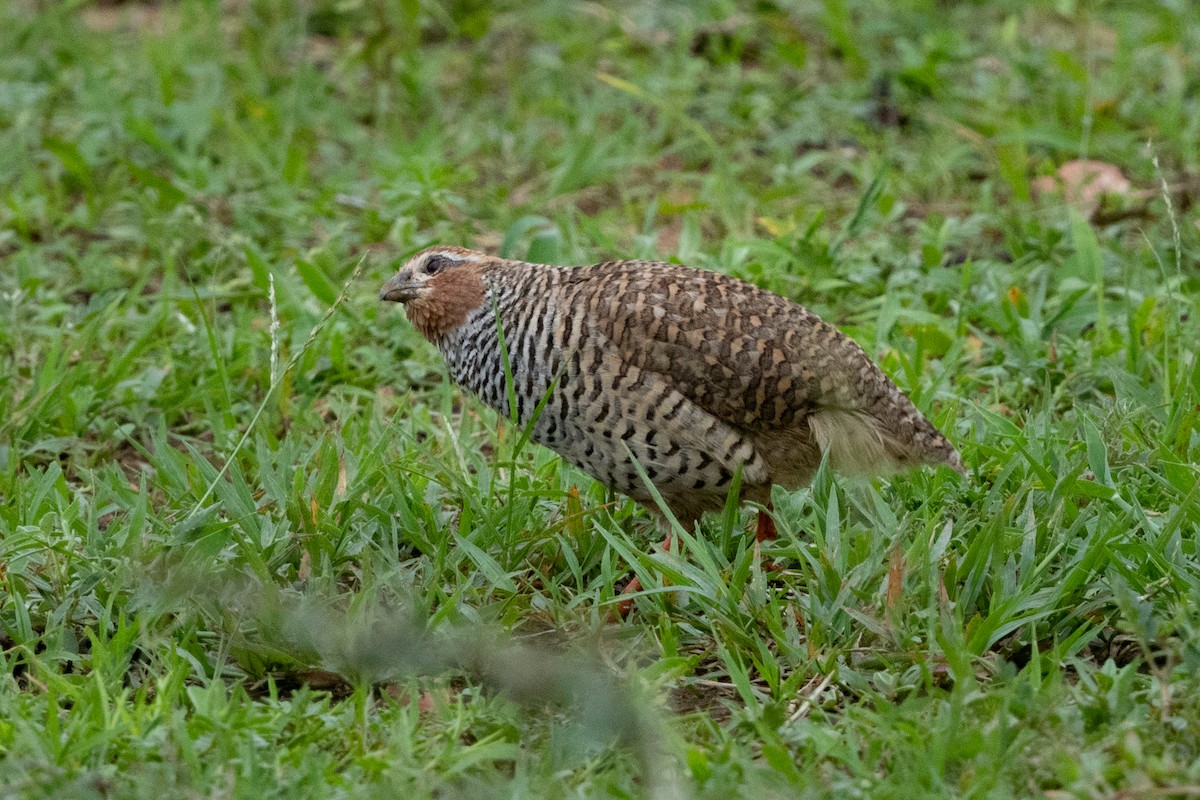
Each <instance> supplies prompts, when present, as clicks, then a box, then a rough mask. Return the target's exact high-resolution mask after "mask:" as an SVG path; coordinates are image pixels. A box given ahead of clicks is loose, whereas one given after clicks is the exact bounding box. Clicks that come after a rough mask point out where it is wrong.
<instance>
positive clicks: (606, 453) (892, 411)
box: [380, 246, 963, 538]
mask: <svg viewBox="0 0 1200 800" xmlns="http://www.w3.org/2000/svg"><path fill="white" fill-rule="evenodd" d="M380 298H381V299H382V300H389V301H395V302H399V303H401V304H403V306H404V308H405V311H406V314H407V316H408V319H409V321H410V322H411V324H412V325H413V326H414V327H415V328H416V330H417V331H419V332H420V333H421V335H423V336H424V337H425V338H426V339H428V340H429V341H430V342H432V343H433V344H434V345H435V346H436V347H437V349H438V350H439V351H440V352H441V354H442V357H443V358H444V359H445V362H446V365H447V367H448V369H449V373H450V376H451V378H452V379H453V380H454V381H455V382H457V383H458V384H459V385H461V386H462V387H464V388H466V389H467V390H469V391H470V392H472V393H473V394H475V395H476V396H477V397H478V398H479V399H480V400H481V401H482V402H483V403H485V404H486V405H488V406H491V407H492V408H494V409H497V410H499V411H500V412H501V413H505V414H507V413H509V395H508V392H509V387H508V384H507V381H508V377H507V376H508V375H511V381H512V387H511V388H512V391H513V394H514V395H515V401H516V403H515V405H516V416H517V422H518V423H519V424H521V425H528V424H530V422H531V420H532V433H531V435H532V439H533V440H534V441H536V442H538V443H539V444H542V445H544V446H546V447H549V448H550V449H552V450H554V451H556V452H557V453H559V454H560V455H561V456H562V457H563V458H565V459H566V460H567V461H569V462H571V463H572V464H574V465H576V466H577V467H579V468H580V469H582V470H583V471H585V472H587V473H588V474H590V475H591V476H593V477H594V478H596V479H597V480H599V481H601V482H603V483H605V484H608V485H609V486H610V487H612V488H614V489H616V490H617V491H619V492H622V493H624V494H626V495H628V496H629V497H632V498H633V499H634V500H636V501H638V502H639V503H641V504H642V505H644V506H645V507H646V508H647V510H648V511H649V512H650V513H651V514H652V515H655V516H657V517H658V518H659V522H660V523H661V522H663V519H662V516H661V513H660V512H659V511H658V508H657V505H656V503H655V502H654V500H653V495H652V494H651V492H650V491H649V489H648V488H647V486H646V483H645V481H644V480H643V478H642V477H641V476H640V475H639V471H638V469H637V467H635V465H634V461H635V460H636V461H637V462H638V464H640V466H641V468H642V471H643V472H644V473H645V476H646V478H648V479H649V481H650V482H651V483H652V484H653V485H654V486H655V488H657V490H658V492H659V494H660V495H661V497H662V499H663V501H664V502H665V504H666V506H667V507H668V508H669V509H670V511H671V512H672V514H673V515H674V516H675V517H676V519H677V520H678V521H679V522H680V523H681V524H682V525H683V526H684V527H685V528H687V529H692V528H693V527H694V526H695V523H696V521H697V520H698V519H699V518H700V516H701V515H702V514H704V513H705V512H707V511H714V510H719V509H721V508H722V507H723V506H724V504H725V501H726V497H727V495H728V492H729V490H730V488H731V485H732V483H733V481H734V476H735V474H737V473H738V471H739V470H740V472H741V492H742V497H743V498H744V499H747V500H751V501H754V502H758V503H760V504H763V505H766V504H767V503H768V502H769V499H770V492H771V486H772V485H773V484H778V485H780V486H782V487H784V488H786V489H796V488H799V487H801V486H803V485H805V484H806V483H808V482H809V480H810V479H811V478H812V476H813V474H814V472H815V471H816V470H817V468H818V467H819V466H820V464H821V461H822V457H823V456H825V457H827V458H828V462H829V464H830V466H831V467H832V468H833V469H835V470H837V471H839V472H843V473H849V474H857V475H875V474H884V473H889V472H895V471H898V470H902V469H906V468H909V467H916V466H919V465H923V464H942V465H946V466H948V467H950V468H952V469H954V470H957V471H959V472H962V471H963V466H962V460H961V458H960V457H959V454H958V452H957V451H956V450H955V448H954V446H953V445H952V444H951V443H950V442H949V441H948V440H947V439H946V437H945V436H943V435H942V434H941V433H940V432H939V431H938V430H937V428H935V427H934V426H933V424H932V423H930V422H929V420H927V419H926V418H925V417H924V416H923V415H922V414H921V412H920V411H918V410H917V408H916V407H915V406H914V405H913V404H912V402H911V401H910V400H909V399H908V398H907V397H906V396H905V395H904V393H903V392H901V391H900V389H898V388H897V387H896V385H895V384H894V383H892V381H891V380H890V379H889V378H888V377H887V376H886V375H885V374H884V373H883V372H882V371H881V370H880V369H879V367H877V366H876V365H875V364H874V363H873V362H872V361H871V359H870V358H869V357H868V356H867V354H866V353H865V352H863V350H862V348H861V347H859V346H858V345H857V344H856V343H855V342H854V340H853V339H851V338H850V337H848V336H846V335H845V334H843V333H842V332H841V331H839V330H838V329H837V328H835V327H834V326H832V325H830V324H828V323H826V322H824V321H822V320H821V319H820V318H819V317H818V316H817V315H816V314H814V313H812V312H811V311H809V310H808V309H806V308H804V307H803V306H800V305H798V304H797V303H795V302H792V301H790V300H787V299H784V298H783V297H780V296H778V295H776V294H773V293H771V292H768V291H766V290H764V289H761V288H759V287H757V286H755V285H753V284H751V283H748V282H746V281H743V280H739V279H737V278H734V277H731V276H728V275H724V274H720V273H716V272H711V271H706V270H700V269H693V268H689V267H684V266H679V265H675V264H667V263H660V262H651V261H608V262H605V263H602V264H594V265H591V266H585V267H557V266H547V265H543V264H531V263H526V262H522V261H514V260H509V259H503V258H498V257H495V256H490V255H486V254H484V253H480V252H475V251H472V250H467V249H464V248H460V247H450V246H437V247H431V248H428V249H426V250H423V251H422V252H420V253H417V254H416V255H415V256H413V257H412V258H411V259H409V261H408V262H407V263H406V264H405V265H404V267H403V268H402V269H401V270H400V271H399V272H398V273H396V275H395V276H394V277H392V278H391V279H390V280H389V281H387V283H386V284H384V286H383V288H382V289H381V291H380ZM501 334H502V335H501ZM505 351H507V361H508V364H507V370H506V365H505V358H506V356H505ZM762 523H763V520H762V518H761V517H760V528H759V532H760V538H762V536H763V535H769V533H767V534H764V529H763V527H762Z"/></svg>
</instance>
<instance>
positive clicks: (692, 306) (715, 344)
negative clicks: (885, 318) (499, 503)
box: [593, 262, 961, 472]
mask: <svg viewBox="0 0 1200 800" xmlns="http://www.w3.org/2000/svg"><path fill="white" fill-rule="evenodd" d="M593 269H595V270H597V271H598V272H600V271H602V272H603V274H604V275H605V278H604V280H605V284H604V288H603V289H602V290H601V291H599V292H597V293H596V301H595V302H596V303H597V304H598V305H599V307H598V308H597V309H596V311H597V312H598V313H596V314H594V315H593V318H594V319H596V320H598V321H599V322H598V324H600V325H602V326H604V328H605V333H606V334H607V335H608V336H609V337H610V338H611V339H612V341H614V342H615V343H616V344H617V346H618V347H619V348H620V350H621V352H622V354H623V356H624V358H625V359H626V360H627V361H629V363H632V364H635V365H636V366H638V367H640V368H642V369H646V370H650V371H653V372H656V373H659V374H661V375H663V376H665V377H666V379H667V380H668V382H669V383H670V385H671V386H672V387H674V388H675V389H677V390H678V391H679V392H680V393H681V394H683V395H684V396H685V397H687V398H688V399H689V400H691V401H692V402H694V403H695V404H696V405H698V406H699V407H701V408H703V409H704V410H706V411H708V412H709V413H711V414H713V415H714V416H715V417H716V418H718V419H719V420H721V421H722V422H724V423H726V424H728V425H730V426H732V427H733V428H735V429H737V430H740V431H743V432H746V433H748V434H752V435H764V434H766V435H769V434H770V433H771V432H772V431H781V430H787V429H792V428H794V427H795V426H797V425H798V424H800V423H802V422H805V421H807V422H808V423H810V424H811V425H812V427H813V428H814V433H815V434H816V436H817V438H818V439H819V440H821V441H822V448H823V449H824V448H825V447H826V446H827V445H829V444H830V443H831V442H833V443H835V444H838V445H839V446H838V447H837V448H836V449H835V452H834V457H835V466H836V465H837V463H836V462H840V463H841V465H843V466H844V467H846V468H847V469H848V470H849V471H854V472H875V471H885V470H887V469H891V468H895V467H903V466H910V465H915V464H919V463H938V462H943V461H944V462H946V463H949V464H950V465H951V466H954V467H955V468H957V469H961V461H960V460H959V458H958V454H957V452H956V451H955V450H954V448H953V446H952V445H950V443H949V442H948V441H946V439H945V437H943V436H942V435H941V434H940V433H938V431H937V430H936V429H935V428H934V427H933V426H932V425H931V424H930V423H929V422H928V420H926V419H925V418H924V416H922V415H921V413H920V411H918V410H917V409H916V408H915V407H914V406H913V405H912V403H911V402H910V401H909V400H908V398H907V397H906V396H905V395H904V394H903V393H902V392H901V391H900V390H899V389H898V388H897V387H896V386H895V385H894V384H893V383H892V382H891V381H890V380H889V379H888V378H887V376H886V375H885V374H884V373H883V372H882V371H881V370H880V369H879V368H878V367H877V366H875V364H874V363H873V362H872V361H871V360H870V358H869V357H868V356H867V354H866V353H865V352H863V350H862V348H860V347H859V346H858V344H857V343H855V342H854V340H852V339H851V338H850V337H848V336H846V335H845V334H843V333H842V332H840V331H839V330H837V329H836V328H834V327H833V326H832V325H829V324H828V323H825V322H823V321H822V320H821V319H820V318H819V317H817V316H816V315H815V314H813V313H812V312H810V311H808V310H807V309H805V308H803V307H802V306H800V305H798V304H796V303H793V302H791V301H788V300H785V299H784V298H782V297H779V296H778V295H775V294H772V293H770V292H767V291H764V290H762V289H760V288H758V287H756V286H754V285H752V284H749V283H746V282H745V281H741V280H738V279H736V278H732V277H730V276H727V275H721V274H719V273H714V272H707V271H703V270H696V269H689V268H687V267H681V266H676V265H671V264H663V263H654V262H616V263H610V264H605V265H598V266H597V267H596V268H593ZM847 431H851V432H852V433H853V435H848V434H847ZM838 450H840V452H838ZM854 451H860V452H854ZM885 462H886V463H885Z"/></svg>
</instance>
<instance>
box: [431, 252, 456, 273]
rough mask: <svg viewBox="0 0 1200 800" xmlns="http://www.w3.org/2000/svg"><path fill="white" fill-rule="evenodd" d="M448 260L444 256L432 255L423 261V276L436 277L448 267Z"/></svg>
mask: <svg viewBox="0 0 1200 800" xmlns="http://www.w3.org/2000/svg"><path fill="white" fill-rule="evenodd" d="M450 263H451V262H450V259H448V258H446V257H445V256H438V255H433V256H430V257H429V258H427V259H425V274H426V275H436V274H438V273H439V272H441V271H442V270H443V269H445V268H446V267H448V266H450Z"/></svg>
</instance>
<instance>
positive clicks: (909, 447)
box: [808, 408, 963, 477]
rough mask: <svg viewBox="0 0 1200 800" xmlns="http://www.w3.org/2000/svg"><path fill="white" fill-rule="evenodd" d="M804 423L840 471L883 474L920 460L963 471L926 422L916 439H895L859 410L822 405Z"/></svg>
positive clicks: (958, 459)
mask: <svg viewBox="0 0 1200 800" xmlns="http://www.w3.org/2000/svg"><path fill="white" fill-rule="evenodd" d="M922 422H924V420H922ZM808 424H809V426H810V427H811V428H812V432H813V436H814V438H816V440H817V444H818V445H819V446H820V448H821V451H822V452H827V453H829V463H830V466H832V467H833V468H834V469H835V470H836V471H838V472H840V473H842V474H844V475H857V476H863V477H867V476H872V475H887V474H890V473H894V472H899V471H901V470H904V469H908V468H911V467H916V466H920V465H922V464H945V465H946V466H948V467H950V468H951V469H953V470H955V471H956V472H960V473H961V472H962V471H963V464H962V458H961V457H960V456H959V454H958V451H956V450H955V449H954V446H953V445H951V444H950V442H949V441H947V440H946V438H945V437H944V436H942V435H941V434H940V433H938V432H937V430H936V429H935V428H934V427H933V426H932V425H930V424H929V423H928V422H925V424H924V425H922V426H920V427H921V428H923V429H924V430H920V431H919V433H918V437H917V442H913V441H911V440H910V441H902V440H900V439H897V438H896V437H895V436H894V432H893V431H890V430H888V429H887V427H886V426H885V425H884V424H883V423H882V422H880V420H878V419H876V418H875V417H874V416H872V415H870V414H868V413H866V412H863V411H850V410H845V409H837V408H826V409H822V410H820V411H817V412H816V413H814V414H812V415H811V416H810V417H809V418H808Z"/></svg>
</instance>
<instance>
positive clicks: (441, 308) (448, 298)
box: [379, 245, 496, 341]
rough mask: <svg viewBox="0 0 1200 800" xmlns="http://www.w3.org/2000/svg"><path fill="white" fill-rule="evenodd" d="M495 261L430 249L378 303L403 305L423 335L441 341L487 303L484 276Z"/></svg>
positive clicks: (394, 278) (387, 287)
mask: <svg viewBox="0 0 1200 800" xmlns="http://www.w3.org/2000/svg"><path fill="white" fill-rule="evenodd" d="M495 260H496V259H494V258H492V257H491V256H488V255H485V254H484V253H477V252H475V251H474V250H467V249H465V248H462V247H450V246H447V245H439V246H436V247H430V248H427V249H425V250H422V251H421V252H419V253H417V254H416V255H415V256H413V257H412V258H410V259H409V260H408V262H407V263H405V265H404V266H403V267H401V269H400V271H399V272H397V273H396V274H395V275H393V276H392V278H391V279H390V280H389V281H388V282H387V283H385V284H384V285H383V288H381V289H380V290H379V299H380V300H390V301H392V302H395V303H401V304H402V305H403V306H404V310H405V312H406V313H407V314H408V319H409V321H410V322H411V323H412V324H413V327H415V328H416V329H417V330H418V331H420V332H421V335H423V336H424V337H425V338H426V339H429V340H431V341H434V340H437V339H440V338H441V337H443V336H445V335H446V334H447V333H449V332H450V331H452V330H453V329H454V328H457V327H458V326H459V325H461V324H462V323H463V322H464V321H465V320H466V318H467V315H468V314H470V313H471V311H473V310H475V309H476V308H478V307H479V305H480V304H481V303H483V302H484V301H485V299H486V297H487V285H486V284H485V283H484V273H485V272H486V271H487V267H488V265H489V264H490V263H492V262H494V261H495Z"/></svg>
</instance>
